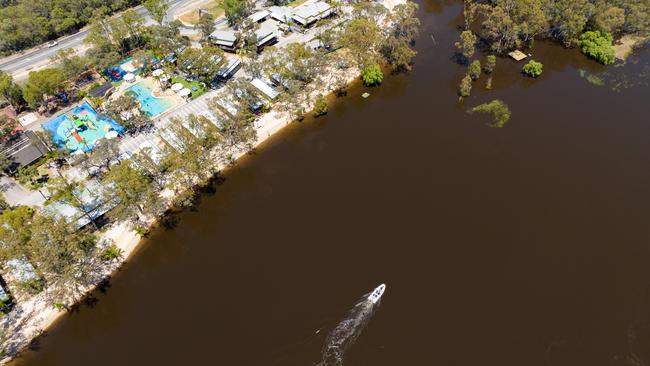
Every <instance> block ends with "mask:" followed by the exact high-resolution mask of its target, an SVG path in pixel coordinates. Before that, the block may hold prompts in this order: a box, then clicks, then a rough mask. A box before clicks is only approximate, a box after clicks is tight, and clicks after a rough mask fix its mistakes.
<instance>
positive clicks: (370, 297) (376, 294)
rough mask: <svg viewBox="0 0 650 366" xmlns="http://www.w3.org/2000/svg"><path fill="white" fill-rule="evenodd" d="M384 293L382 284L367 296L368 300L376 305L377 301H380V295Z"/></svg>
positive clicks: (384, 287) (384, 286)
mask: <svg viewBox="0 0 650 366" xmlns="http://www.w3.org/2000/svg"><path fill="white" fill-rule="evenodd" d="M384 291H386V285H385V284H383V283H382V284H381V285H379V286H377V288H376V289H374V290H373V291H372V293H370V295H368V300H370V301H371V302H372V303H373V304H376V303H377V302H378V301H379V299H381V295H383V294H384Z"/></svg>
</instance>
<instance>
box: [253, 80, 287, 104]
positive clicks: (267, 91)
mask: <svg viewBox="0 0 650 366" xmlns="http://www.w3.org/2000/svg"><path fill="white" fill-rule="evenodd" d="M251 84H252V85H253V86H254V87H256V88H257V89H258V90H259V91H261V92H262V93H263V94H264V95H265V96H267V97H268V98H269V99H271V100H273V99H275V98H277V97H278V95H280V93H278V92H277V91H276V90H275V89H273V88H272V87H271V86H270V85H269V84H267V83H266V82H265V81H264V80H262V79H260V78H255V79H253V80H251Z"/></svg>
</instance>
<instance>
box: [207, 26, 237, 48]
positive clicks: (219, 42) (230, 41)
mask: <svg viewBox="0 0 650 366" xmlns="http://www.w3.org/2000/svg"><path fill="white" fill-rule="evenodd" d="M208 39H209V40H210V42H212V44H214V45H216V46H218V47H220V48H221V49H223V50H224V51H228V52H235V50H237V33H235V31H233V30H216V31H214V32H212V33H210V35H209V36H208Z"/></svg>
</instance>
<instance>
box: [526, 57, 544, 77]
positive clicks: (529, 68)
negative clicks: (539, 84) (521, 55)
mask: <svg viewBox="0 0 650 366" xmlns="http://www.w3.org/2000/svg"><path fill="white" fill-rule="evenodd" d="M522 70H523V72H524V74H526V75H528V76H530V77H533V78H536V77H538V76H540V75H542V71H544V65H542V63H541V62H537V61H535V60H530V61H528V62H527V63H526V64H525V65H524V67H523V68H522Z"/></svg>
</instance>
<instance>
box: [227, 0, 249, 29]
mask: <svg viewBox="0 0 650 366" xmlns="http://www.w3.org/2000/svg"><path fill="white" fill-rule="evenodd" d="M253 6H254V3H253V2H252V1H250V0H222V1H221V7H222V8H223V10H224V14H225V15H226V19H227V20H228V24H229V25H231V26H235V27H238V26H239V25H240V24H241V22H242V21H243V20H244V18H246V16H248V15H249V14H250V13H251V11H252V10H253Z"/></svg>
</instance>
